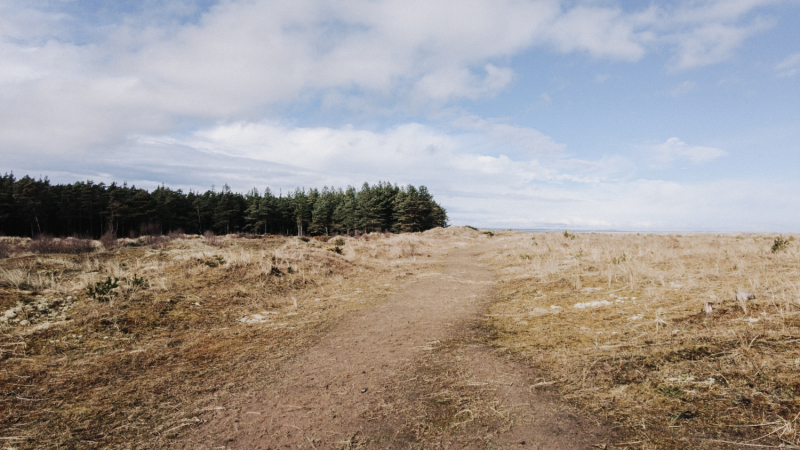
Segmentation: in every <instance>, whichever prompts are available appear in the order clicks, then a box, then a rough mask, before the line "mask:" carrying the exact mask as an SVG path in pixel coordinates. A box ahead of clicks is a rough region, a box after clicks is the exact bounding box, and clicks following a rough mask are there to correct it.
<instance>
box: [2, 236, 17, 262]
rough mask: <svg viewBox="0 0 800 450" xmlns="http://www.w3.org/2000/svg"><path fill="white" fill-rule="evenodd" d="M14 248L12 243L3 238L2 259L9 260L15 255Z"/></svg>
mask: <svg viewBox="0 0 800 450" xmlns="http://www.w3.org/2000/svg"><path fill="white" fill-rule="evenodd" d="M13 251H14V247H13V246H12V245H11V243H10V242H9V241H8V240H6V239H3V238H0V258H8V257H9V256H11V253H13Z"/></svg>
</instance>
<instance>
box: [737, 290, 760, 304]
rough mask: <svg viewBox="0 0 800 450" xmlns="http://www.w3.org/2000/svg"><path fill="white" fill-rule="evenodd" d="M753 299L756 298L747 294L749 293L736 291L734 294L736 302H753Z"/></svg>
mask: <svg viewBox="0 0 800 450" xmlns="http://www.w3.org/2000/svg"><path fill="white" fill-rule="evenodd" d="M755 298H756V296H755V295H754V294H751V293H749V292H744V291H737V292H736V300H738V301H740V302H743V301H746V300H754V299H755Z"/></svg>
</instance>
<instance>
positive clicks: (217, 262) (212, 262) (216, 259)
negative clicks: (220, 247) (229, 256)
mask: <svg viewBox="0 0 800 450" xmlns="http://www.w3.org/2000/svg"><path fill="white" fill-rule="evenodd" d="M203 264H205V265H207V266H208V267H219V266H221V265H223V264H225V260H224V259H222V257H221V256H219V255H214V256H213V257H212V258H211V259H209V260H206V261H203Z"/></svg>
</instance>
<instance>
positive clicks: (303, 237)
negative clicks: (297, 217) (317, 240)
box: [300, 236, 308, 242]
mask: <svg viewBox="0 0 800 450" xmlns="http://www.w3.org/2000/svg"><path fill="white" fill-rule="evenodd" d="M300 240H301V241H303V242H308V238H307V237H305V236H300Z"/></svg>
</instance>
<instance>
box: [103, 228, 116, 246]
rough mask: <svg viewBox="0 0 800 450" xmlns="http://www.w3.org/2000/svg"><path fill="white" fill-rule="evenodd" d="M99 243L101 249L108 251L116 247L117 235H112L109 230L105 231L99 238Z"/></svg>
mask: <svg viewBox="0 0 800 450" xmlns="http://www.w3.org/2000/svg"><path fill="white" fill-rule="evenodd" d="M100 243H102V244H103V247H104V248H105V249H106V250H110V249H112V248H114V247H116V245H117V235H116V234H115V233H112V232H111V231H110V230H109V231H106V232H105V233H103V235H102V236H100Z"/></svg>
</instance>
